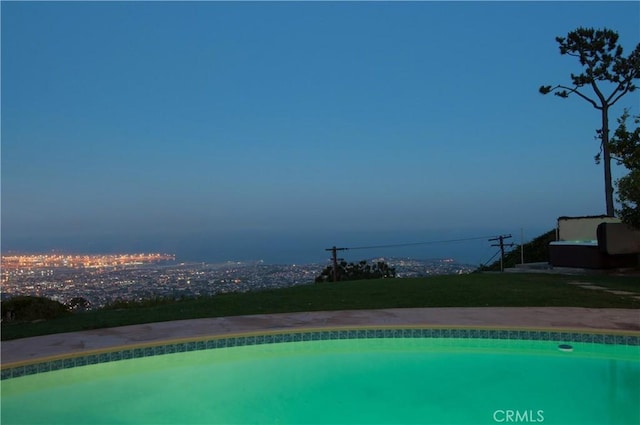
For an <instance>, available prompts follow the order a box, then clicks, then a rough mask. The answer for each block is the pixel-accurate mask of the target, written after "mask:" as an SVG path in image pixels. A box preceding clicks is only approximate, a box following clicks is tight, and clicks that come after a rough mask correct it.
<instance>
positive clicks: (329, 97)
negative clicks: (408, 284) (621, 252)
mask: <svg viewBox="0 0 640 425" xmlns="http://www.w3.org/2000/svg"><path fill="white" fill-rule="evenodd" d="M0 7H1V11H2V16H1V20H2V22H1V23H2V29H1V31H2V40H1V44H2V45H1V47H2V50H1V51H2V62H1V67H2V70H1V71H2V94H1V96H2V99H1V101H2V114H1V124H2V125H1V128H2V158H1V165H2V167H1V168H2V171H1V173H2V175H1V177H2V178H1V185H2V187H1V188H2V193H1V196H2V217H1V227H2V228H1V243H2V245H1V249H2V252H3V253H5V252H8V251H21V252H46V251H49V250H63V251H65V250H66V251H70V252H80V253H112V252H149V251H153V252H169V253H175V254H176V256H177V258H182V259H184V260H185V261H224V260H259V259H264V260H265V261H268V262H270V263H288V264H290V263H296V262H322V261H326V259H327V258H328V253H327V252H325V251H324V250H325V249H326V248H329V247H331V246H333V245H336V246H345V247H354V246H369V245H386V244H402V243H416V242H426V241H440V240H449V239H458V238H473V237H479V236H485V235H498V234H504V233H511V234H513V236H514V240H513V241H514V242H515V243H519V242H520V240H519V238H520V229H524V234H525V240H529V239H530V238H532V237H535V236H538V235H539V234H541V233H543V232H545V231H547V230H550V229H551V228H553V226H555V223H556V219H557V218H558V217H559V216H583V215H598V214H603V213H604V211H605V205H604V182H603V172H602V165H596V164H595V163H594V160H593V157H594V155H595V154H596V153H597V152H598V144H597V141H596V140H594V136H595V130H596V129H597V128H598V127H599V114H598V111H596V110H595V109H593V108H592V107H591V106H590V105H589V104H588V103H587V102H584V101H582V100H581V99H579V98H575V99H573V98H570V99H566V100H563V99H559V98H556V97H552V96H546V97H544V96H542V95H540V94H539V93H538V87H539V86H540V85H543V84H555V83H565V84H567V83H570V74H571V73H572V72H573V73H578V72H579V71H580V67H579V64H578V62H577V60H576V58H572V57H568V56H561V55H560V54H559V51H558V45H557V43H556V41H555V37H556V36H564V35H566V34H567V33H568V32H569V31H572V30H574V29H576V28H577V27H580V26H584V27H596V28H603V27H607V28H610V29H613V30H615V31H617V32H618V33H619V34H620V42H621V44H622V45H623V46H624V48H625V53H629V52H630V51H631V49H632V48H633V47H634V46H635V45H636V44H637V43H638V42H639V41H640V34H639V30H638V28H640V4H639V3H638V2H346V3H342V2H184V3H180V2H2V4H1V5H0ZM639 105H640V91H636V92H634V93H631V94H629V95H627V96H626V97H625V98H623V100H621V101H620V102H619V104H617V105H616V107H615V108H614V110H613V111H611V118H610V119H611V122H610V124H611V125H612V126H614V125H615V119H616V118H617V117H618V116H620V114H621V112H622V109H623V108H625V107H631V108H632V109H631V112H632V113H638V112H639V110H638V109H639ZM622 173H623V169H621V168H620V167H618V166H615V165H614V173H613V174H614V178H615V177H619V176H621V175H622ZM493 252H494V248H491V247H490V243H489V242H486V241H482V240H478V241H470V242H468V243H459V244H456V243H451V244H440V245H437V244H434V245H424V246H415V247H411V248H407V249H406V250H400V249H398V250H377V251H376V250H367V251H364V250H362V251H353V252H347V253H346V254H345V255H346V256H347V258H348V259H350V260H351V259H353V260H355V259H358V258H359V257H361V258H367V257H375V256H381V255H390V256H402V255H404V254H411V256H413V257H416V258H448V257H453V258H456V260H458V261H461V262H466V263H471V264H477V263H479V262H482V261H485V260H487V259H488V257H489V256H490V255H491V254H492V253H493Z"/></svg>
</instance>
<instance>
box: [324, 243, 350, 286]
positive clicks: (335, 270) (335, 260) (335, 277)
mask: <svg viewBox="0 0 640 425" xmlns="http://www.w3.org/2000/svg"><path fill="white" fill-rule="evenodd" d="M347 249H349V248H336V247H335V245H334V246H333V247H331V248H327V249H325V251H331V258H332V260H333V281H334V282H337V281H338V251H346V250H347Z"/></svg>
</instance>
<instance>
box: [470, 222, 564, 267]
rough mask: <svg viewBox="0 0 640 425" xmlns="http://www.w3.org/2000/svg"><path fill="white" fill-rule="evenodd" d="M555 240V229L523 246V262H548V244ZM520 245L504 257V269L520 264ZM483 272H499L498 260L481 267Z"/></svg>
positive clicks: (515, 246)
mask: <svg viewBox="0 0 640 425" xmlns="http://www.w3.org/2000/svg"><path fill="white" fill-rule="evenodd" d="M554 240H556V231H555V229H553V230H550V231H548V232H547V233H544V234H542V235H540V236H538V237H537V238H535V239H533V240H532V241H530V242H528V243H525V244H524V262H525V263H540V262H548V261H549V242H552V241H554ZM520 262H521V258H520V245H514V246H513V248H512V249H511V250H510V251H509V252H508V253H506V254H505V256H504V268H510V267H515V266H516V264H520ZM481 270H483V271H491V270H492V271H500V258H498V260H497V261H495V262H493V263H492V264H490V265H488V266H485V267H482V268H481Z"/></svg>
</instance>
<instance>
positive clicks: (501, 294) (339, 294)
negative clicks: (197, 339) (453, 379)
mask: <svg viewBox="0 0 640 425" xmlns="http://www.w3.org/2000/svg"><path fill="white" fill-rule="evenodd" d="M576 280H579V281H581V282H592V283H594V284H598V285H602V286H607V287H610V288H615V289H622V290H628V291H634V292H637V293H638V295H640V285H638V281H637V277H619V276H618V277H614V276H565V275H540V274H535V275H534V274H511V273H508V274H500V273H498V274H493V273H491V274H482V273H474V274H469V275H460V276H434V277H426V278H413V279H378V280H361V281H354V282H337V283H317V284H311V285H301V286H294V287H290V288H285V289H276V290H268V291H254V292H246V293H230V294H223V295H217V296H213V297H204V298H197V299H188V300H183V301H175V302H174V301H171V302H167V301H166V300H164V301H159V302H157V303H150V302H146V303H141V304H139V305H136V304H132V305H129V306H128V308H123V309H103V310H97V311H90V312H86V313H74V314H71V315H68V316H64V317H60V318H56V319H52V320H46V321H40V322H36V323H33V322H27V323H15V322H3V324H2V339H3V340H8V339H15V338H22V337H27V336H35V335H44V334H51V333H60V332H72V331H79V330H85V329H96V328H105V327H114V326H123V325H133V324H139V323H150V322H162V321H168V320H182V319H195V318H203V317H221V316H238V315H247V314H268V313H286V312H297V311H323V310H351V309H381V308H408V307H505V306H508V307H527V306H566V307H590V308H640V300H638V299H634V298H632V297H629V296H619V295H614V294H610V293H606V292H602V291H594V290H588V289H583V288H580V287H577V286H575V285H569V284H568V282H571V281H576Z"/></svg>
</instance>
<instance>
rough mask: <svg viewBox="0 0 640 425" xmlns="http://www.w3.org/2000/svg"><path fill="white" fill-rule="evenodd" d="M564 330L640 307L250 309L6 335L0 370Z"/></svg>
mask: <svg viewBox="0 0 640 425" xmlns="http://www.w3.org/2000/svg"><path fill="white" fill-rule="evenodd" d="M392 328H396V329H398V328H407V329H412V328H421V329H426V328H430V329H445V328H448V329H452V330H454V329H494V330H503V331H504V330H507V331H508V330H516V331H526V330H530V331H533V330H535V331H545V330H546V331H558V330H562V331H567V332H572V333H580V334H584V333H588V334H592V335H598V334H600V335H603V334H609V335H622V336H630V337H634V338H640V310H626V309H589V308H580V307H526V308H519V307H497V308H493V307H491V308H489V307H468V308H458V307H455V308H453V307H452V308H446V307H445V308H407V309H380V310H341V311H319V312H299V313H283V314H268V315H247V316H232V317H218V318H204V319H194V320H180V321H172V322H156V323H148V324H142V325H131V326H122V327H117V328H104V329H94V330H87V331H80V332H71V333H63V334H54V335H44V336H38V337H31V338H22V339H17V340H11V341H5V342H3V343H2V346H1V354H2V363H1V368H2V370H5V369H9V368H15V367H17V366H25V365H29V364H35V363H42V362H46V361H57V360H61V359H65V358H73V357H80V356H87V355H94V354H97V355H100V354H104V353H109V352H115V351H122V350H129V349H139V348H145V347H158V346H163V345H167V344H169V345H170V344H179V343H186V342H189V341H203V340H215V339H221V338H237V337H243V336H250V335H257V334H263V335H268V334H270V333H271V334H274V333H287V332H288V333H295V332H301V331H312V332H318V331H330V330H343V329H364V330H366V329H381V330H384V329H392Z"/></svg>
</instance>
